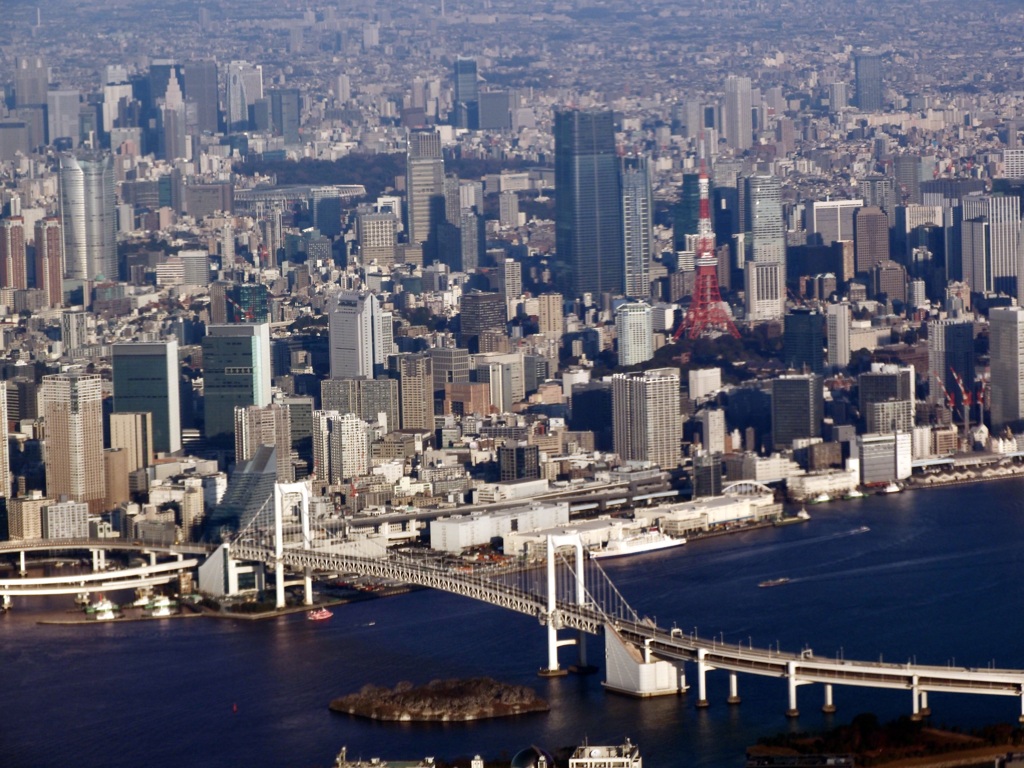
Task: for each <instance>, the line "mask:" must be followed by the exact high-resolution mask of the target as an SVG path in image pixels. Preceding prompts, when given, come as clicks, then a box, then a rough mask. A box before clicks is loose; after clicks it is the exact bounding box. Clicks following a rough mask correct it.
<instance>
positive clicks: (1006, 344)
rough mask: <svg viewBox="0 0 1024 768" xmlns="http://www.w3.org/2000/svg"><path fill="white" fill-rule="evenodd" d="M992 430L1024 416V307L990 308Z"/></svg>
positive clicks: (1017, 420)
mask: <svg viewBox="0 0 1024 768" xmlns="http://www.w3.org/2000/svg"><path fill="white" fill-rule="evenodd" d="M988 321H989V336H990V341H989V356H990V359H991V394H990V396H989V397H990V408H991V410H992V431H993V433H997V432H999V431H1001V430H1002V429H1003V428H1004V427H1007V426H1010V427H1015V428H1019V425H1020V422H1021V421H1022V420H1024V308H1021V307H999V308H994V309H991V310H990V311H989V315H988Z"/></svg>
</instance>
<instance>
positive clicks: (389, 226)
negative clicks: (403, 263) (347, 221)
mask: <svg viewBox="0 0 1024 768" xmlns="http://www.w3.org/2000/svg"><path fill="white" fill-rule="evenodd" d="M356 222H357V232H358V235H359V259H360V261H361V262H362V264H363V265H368V264H372V263H374V262H376V263H377V264H378V265H380V266H391V265H392V264H394V263H395V245H396V244H397V242H398V217H397V216H395V214H393V213H376V212H373V211H362V212H360V213H359V214H358V216H357V217H356Z"/></svg>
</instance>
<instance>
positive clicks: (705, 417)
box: [697, 408, 725, 453]
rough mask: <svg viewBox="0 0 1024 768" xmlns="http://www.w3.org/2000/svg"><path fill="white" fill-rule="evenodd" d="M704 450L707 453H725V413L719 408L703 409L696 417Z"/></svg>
mask: <svg viewBox="0 0 1024 768" xmlns="http://www.w3.org/2000/svg"><path fill="white" fill-rule="evenodd" d="M697 418H698V420H699V421H700V424H701V436H702V438H703V445H704V450H705V451H708V452H709V453H725V411H724V410H722V409H721V408H705V409H704V410H702V411H701V412H700V413H699V414H698V416H697Z"/></svg>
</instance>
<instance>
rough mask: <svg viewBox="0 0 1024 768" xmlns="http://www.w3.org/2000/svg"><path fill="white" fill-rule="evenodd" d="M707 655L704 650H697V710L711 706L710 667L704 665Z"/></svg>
mask: <svg viewBox="0 0 1024 768" xmlns="http://www.w3.org/2000/svg"><path fill="white" fill-rule="evenodd" d="M706 653H707V651H706V650H705V649H704V648H698V649H697V701H696V703H695V706H696V707H697V709H706V708H707V707H709V706H711V705H710V702H708V688H707V683H708V681H707V675H708V665H707V664H705V663H704V656H705V654H706Z"/></svg>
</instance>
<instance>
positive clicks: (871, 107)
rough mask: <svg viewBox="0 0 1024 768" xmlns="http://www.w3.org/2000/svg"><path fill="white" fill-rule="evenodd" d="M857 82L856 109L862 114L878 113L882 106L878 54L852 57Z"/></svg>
mask: <svg viewBox="0 0 1024 768" xmlns="http://www.w3.org/2000/svg"><path fill="white" fill-rule="evenodd" d="M854 71H855V77H856V82H857V107H858V108H859V109H861V110H862V111H864V112H878V111H880V110H881V109H882V105H883V101H882V98H883V92H882V56H881V54H878V53H868V52H863V53H859V54H857V55H856V56H855V57H854Z"/></svg>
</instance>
